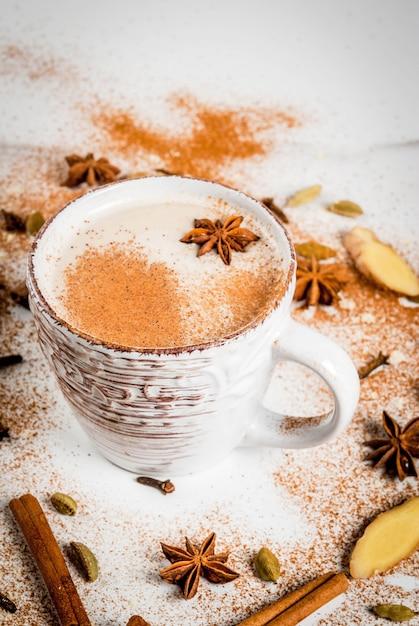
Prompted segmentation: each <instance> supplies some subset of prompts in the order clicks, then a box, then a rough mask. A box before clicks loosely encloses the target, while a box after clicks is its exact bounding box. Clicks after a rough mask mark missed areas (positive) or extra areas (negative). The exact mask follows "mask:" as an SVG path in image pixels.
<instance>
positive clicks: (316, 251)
mask: <svg viewBox="0 0 419 626" xmlns="http://www.w3.org/2000/svg"><path fill="white" fill-rule="evenodd" d="M294 248H295V251H296V253H297V254H299V255H300V256H304V257H306V258H308V259H310V258H311V257H312V256H314V257H316V259H319V261H323V260H324V259H330V258H332V257H334V256H336V250H334V249H333V248H329V246H324V245H323V244H322V243H318V242H317V241H313V240H311V241H305V242H304V243H296V244H294Z"/></svg>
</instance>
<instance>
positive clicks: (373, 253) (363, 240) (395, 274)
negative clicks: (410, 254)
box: [343, 226, 419, 297]
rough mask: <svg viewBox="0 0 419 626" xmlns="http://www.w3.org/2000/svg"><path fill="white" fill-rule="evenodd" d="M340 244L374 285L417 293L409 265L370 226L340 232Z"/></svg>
mask: <svg viewBox="0 0 419 626" xmlns="http://www.w3.org/2000/svg"><path fill="white" fill-rule="evenodd" d="M343 244H344V246H345V248H346V250H347V251H348V252H349V254H350V255H351V257H352V259H353V261H354V263H355V265H356V267H357V269H358V270H359V271H360V272H361V273H362V274H364V276H366V277H367V278H369V279H370V280H373V281H374V282H375V283H376V284H377V285H379V286H380V287H385V288H387V289H391V291H395V292H396V293H399V294H401V295H404V296H410V297H415V296H418V295H419V279H418V277H417V276H416V274H415V273H414V271H413V270H412V268H411V267H410V266H409V265H408V264H407V263H406V261H405V260H404V259H402V258H401V257H400V256H399V255H398V254H397V252H396V251H395V250H394V249H393V248H392V247H391V246H390V245H388V244H386V243H383V242H382V241H380V240H379V239H378V238H377V237H376V236H375V234H374V233H373V231H372V230H369V229H368V228H361V227H360V226H356V227H355V228H353V229H352V230H351V231H349V232H348V233H346V234H345V235H344V237H343Z"/></svg>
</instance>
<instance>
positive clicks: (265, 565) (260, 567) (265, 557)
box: [255, 548, 281, 582]
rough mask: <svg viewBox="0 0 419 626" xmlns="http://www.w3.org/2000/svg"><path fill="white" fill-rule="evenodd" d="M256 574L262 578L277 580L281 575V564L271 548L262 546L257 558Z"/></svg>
mask: <svg viewBox="0 0 419 626" xmlns="http://www.w3.org/2000/svg"><path fill="white" fill-rule="evenodd" d="M255 570H256V574H257V575H258V576H259V578H261V579H262V580H268V581H272V582H275V581H276V580H278V578H279V576H280V575H281V566H280V564H279V561H278V559H277V557H276V556H275V554H274V553H273V552H271V551H270V550H269V548H261V549H260V550H259V552H258V553H257V555H256V558H255Z"/></svg>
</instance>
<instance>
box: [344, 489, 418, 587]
mask: <svg viewBox="0 0 419 626" xmlns="http://www.w3.org/2000/svg"><path fill="white" fill-rule="evenodd" d="M418 547H419V496H418V497H414V498H411V499H410V500H407V501H406V502H404V503H403V504H401V505H400V506H396V507H394V508H393V509H390V510H389V511H386V512H385V513H381V514H380V515H378V517H376V518H375V519H374V520H373V521H372V522H371V523H370V524H369V525H368V526H367V528H366V529H365V532H364V534H363V535H362V537H361V538H360V539H358V541H357V543H356V545H355V548H354V550H353V552H352V555H351V560H350V563H349V569H350V573H351V576H352V577H353V578H369V577H370V576H373V575H374V574H379V573H381V572H386V571H387V570H388V569H390V568H391V567H393V566H394V565H397V563H399V562H400V561H402V560H403V559H405V558H407V557H408V556H410V555H411V554H413V552H415V550H416V549H417V548H418Z"/></svg>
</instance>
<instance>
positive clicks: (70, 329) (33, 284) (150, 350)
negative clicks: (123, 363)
mask: <svg viewBox="0 0 419 626" xmlns="http://www.w3.org/2000/svg"><path fill="white" fill-rule="evenodd" d="M159 178H162V177H161V176H157V175H155V176H139V177H136V178H130V179H123V180H117V181H113V182H111V183H108V184H106V185H101V186H100V187H95V188H94V189H89V190H88V191H87V192H86V193H84V194H83V195H82V196H78V197H77V198H73V199H72V200H70V201H69V202H67V203H66V204H65V205H64V206H63V207H62V208H61V209H60V210H59V211H57V212H56V213H55V214H54V215H53V216H52V217H50V218H49V219H48V220H47V221H46V222H45V223H44V224H43V226H42V228H41V229H40V230H39V231H38V233H37V235H36V237H35V239H34V241H33V244H32V248H31V251H30V253H29V257H28V283H29V284H28V287H29V295H30V299H32V294H31V289H32V290H33V292H34V294H35V296H36V298H37V299H38V301H39V302H40V304H41V306H42V309H43V311H44V312H45V313H47V315H48V316H49V317H50V318H51V320H52V321H53V322H54V323H55V324H57V325H59V326H61V327H63V329H65V331H66V332H67V333H69V334H70V335H73V336H74V337H75V338H76V339H77V340H78V341H80V340H84V341H85V342H87V343H88V344H89V345H90V346H91V347H92V346H96V347H97V348H102V349H106V350H108V351H114V352H116V353H120V354H123V353H137V354H154V355H156V356H161V355H181V354H189V353H191V352H194V351H196V350H198V351H203V350H207V349H210V348H215V347H219V346H223V345H225V344H226V343H229V342H231V341H233V340H235V339H238V338H239V337H242V336H243V335H246V334H247V333H248V332H250V331H252V330H254V329H255V328H257V327H258V326H260V325H261V324H262V323H263V322H264V321H265V320H266V319H268V318H269V317H270V316H271V315H272V314H273V313H274V312H275V311H276V310H278V309H279V307H280V306H281V304H282V302H283V300H284V298H285V296H286V294H287V293H288V291H289V288H290V285H291V283H292V280H293V277H294V274H295V271H296V256H295V250H294V246H293V244H292V241H291V237H290V235H289V233H288V231H287V229H286V228H285V227H284V225H283V224H282V222H281V221H280V220H279V218H278V216H277V215H275V213H274V212H273V211H271V210H270V209H269V208H268V207H267V206H266V205H265V204H263V202H261V201H260V200H257V199H256V198H253V196H251V195H249V194H247V193H245V192H243V191H240V190H239V189H236V188H235V187H232V186H230V185H225V184H223V183H218V182H215V181H212V180H207V179H204V178H195V177H193V176H179V175H176V174H174V175H170V176H165V177H164V178H174V179H179V180H192V181H196V182H203V183H206V184H209V185H214V186H217V187H221V188H224V189H228V190H230V191H233V192H235V193H237V194H239V196H243V197H245V198H246V199H247V200H250V201H251V202H253V203H254V204H256V205H257V206H258V207H259V209H261V210H262V211H263V212H266V213H268V214H269V215H270V216H271V217H273V219H274V221H275V223H276V225H277V226H278V227H279V228H280V229H281V230H282V232H283V234H284V235H285V240H286V242H287V243H288V248H289V253H290V262H289V267H288V270H287V273H286V277H285V281H284V286H283V289H282V290H281V293H280V294H279V295H278V298H277V300H276V301H275V303H274V305H273V306H272V307H271V308H270V309H269V310H268V311H267V312H266V313H264V314H262V315H260V316H258V317H256V318H255V319H254V320H252V321H251V322H249V323H248V324H246V326H243V327H242V328H240V329H238V330H236V331H234V332H233V333H230V334H228V335H225V336H223V337H221V338H219V339H213V340H212V341H208V342H202V343H197V344H190V345H186V346H177V347H172V348H170V347H161V348H158V347H145V348H141V347H132V346H123V345H121V344H117V343H110V342H106V341H103V340H100V339H97V338H96V337H93V336H92V335H89V334H88V333H84V332H82V331H80V330H78V329H77V328H75V327H74V326H72V325H71V324H69V323H68V322H66V320H64V319H63V318H61V317H60V316H59V315H58V314H57V313H56V312H55V311H54V309H53V308H52V307H51V306H50V305H49V303H48V302H47V300H46V299H45V297H44V295H43V293H42V291H41V289H40V287H39V284H38V281H37V279H36V276H35V266H34V258H35V255H36V252H37V249H38V245H39V243H40V241H41V239H42V237H43V236H44V234H45V233H46V231H47V230H48V228H49V227H50V226H51V224H53V222H54V220H55V219H56V218H57V216H58V215H60V213H62V212H64V211H65V210H67V209H68V208H69V207H71V206H72V205H73V204H75V203H76V202H78V201H79V200H81V199H82V198H85V197H86V196H87V195H94V194H96V193H98V192H100V191H102V190H103V189H106V188H109V187H115V186H117V185H123V184H126V183H129V182H131V181H135V180H144V179H156V180H157V179H159Z"/></svg>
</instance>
